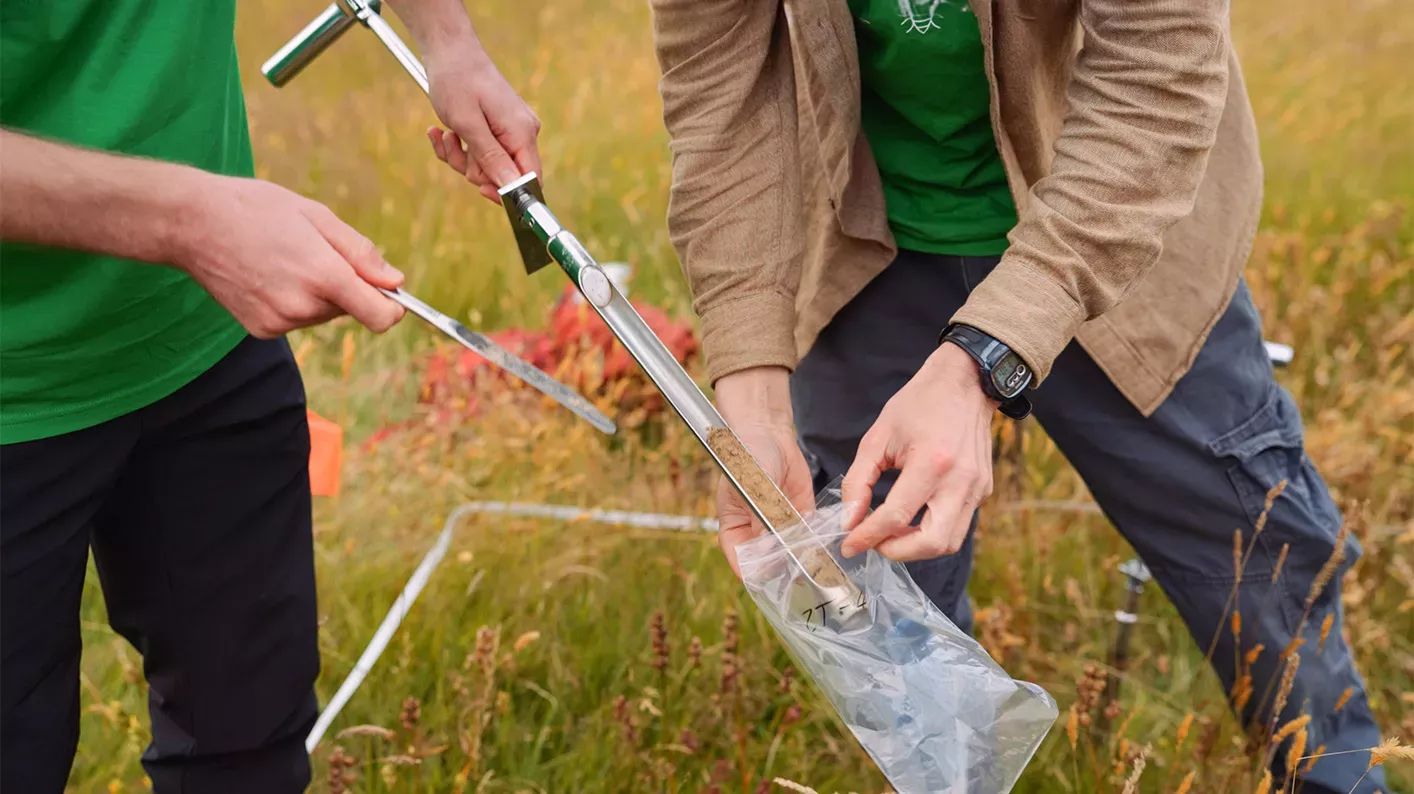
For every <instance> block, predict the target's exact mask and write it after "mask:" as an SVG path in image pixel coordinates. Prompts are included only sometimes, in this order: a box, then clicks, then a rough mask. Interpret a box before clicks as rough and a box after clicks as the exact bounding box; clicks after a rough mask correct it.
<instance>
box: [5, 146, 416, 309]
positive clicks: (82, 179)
mask: <svg viewBox="0 0 1414 794" xmlns="http://www.w3.org/2000/svg"><path fill="white" fill-rule="evenodd" d="M0 142H2V143H3V145H0V194H3V195H4V196H5V201H4V203H3V204H0V239H5V240H14V241H16V242H26V243H34V244H38V245H48V246H54V247H57V248H70V249H74V250H78V251H90V252H93V253H98V254H107V255H109V256H116V257H121V258H123V259H132V260H137V261H140V262H150V263H152V264H154V265H170V266H173V267H176V268H179V269H181V270H184V271H186V272H187V273H188V274H190V275H191V276H192V278H194V279H196V281H197V282H198V283H200V284H201V286H202V287H204V288H206V290H207V291H208V292H210V293H211V295H212V296H213V297H215V298H216V300H217V301H218V302H219V303H220V304H221V305H222V306H225V307H226V309H227V310H228V311H230V312H231V314H233V315H235V318H236V319H237V320H239V321H240V323H241V324H242V325H244V326H245V327H246V330H248V331H250V332H251V333H252V334H254V335H256V336H261V337H274V336H280V335H281V334H284V333H285V332H287V331H291V330H294V329H296V328H302V327H304V326H308V325H314V324H316V323H321V322H324V321H325V320H328V319H330V318H332V317H334V316H336V315H339V314H344V313H348V314H352V315H353V316H354V318H355V319H357V320H358V321H359V322H361V323H363V324H364V325H366V326H368V327H369V328H371V329H372V330H374V331H379V332H381V331H386V330H387V329H388V328H389V327H391V326H392V325H393V324H394V323H396V322H397V321H398V320H399V319H401V318H402V316H403V308H402V307H401V306H399V305H398V304H397V303H395V302H394V301H393V300H392V299H391V298H388V297H387V296H386V295H383V294H382V293H380V292H378V290H377V289H375V287H384V288H386V289H392V288H394V287H397V286H398V285H400V284H401V283H402V280H403V277H402V274H401V273H399V272H398V271H396V270H394V269H393V268H392V267H391V266H390V265H388V263H386V262H384V261H383V257H382V256H380V255H379V254H378V249H377V248H375V247H374V245H373V243H371V242H369V241H368V239H367V238H365V237H364V236H363V235H361V234H359V233H358V232H356V231H354V230H353V229H351V228H349V227H348V226H346V225H344V224H343V223H342V222H341V221H339V219H338V218H336V217H334V213H332V212H330V211H329V210H328V208H326V207H325V206H324V205H322V204H319V203H317V202H314V201H310V200H309V199H306V198H301V197H300V196H298V195H296V194H294V193H291V192H290V191H288V190H285V189H284V188H282V187H278V186H276V185H272V184H270V183H269V182H261V181H259V180H255V179H242V178H239V177H229V176H218V175H215V174H210V173H207V172H205V171H200V170H198V169H195V168H191V167H189V166H185V165H178V164H176V163H167V162H161V161H158V160H147V159H143V158H139V157H125V156H122V155H116V154H110V153H108V152H100V151H94V150H92V149H83V148H79V147H75V146H68V145H65V144H62V143H56V142H53V141H47V140H41V139H39V138H34V137H32V136H29V135H24V134H21V133H17V132H12V131H10V130H0Z"/></svg>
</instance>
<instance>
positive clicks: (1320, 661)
mask: <svg viewBox="0 0 1414 794" xmlns="http://www.w3.org/2000/svg"><path fill="white" fill-rule="evenodd" d="M996 262H997V258H996V257H955V256H937V255H929V254H920V253H915V252H908V251H902V252H900V253H899V256H898V258H897V259H896V260H895V261H894V262H893V263H892V264H891V265H890V266H889V267H888V268H887V269H886V270H885V271H884V272H883V273H882V274H881V275H880V276H879V277H878V278H876V279H875V280H874V281H873V282H872V283H870V284H869V285H868V286H867V287H866V288H865V289H864V291H863V292H862V293H861V294H860V295H859V296H858V297H856V298H855V299H854V300H853V301H851V302H850V303H849V305H847V306H846V307H845V308H844V309H843V310H842V311H841V312H840V313H839V314H838V315H836V317H835V318H834V320H832V321H831V323H830V325H829V326H828V327H827V328H826V329H825V330H824V332H823V333H822V334H821V335H820V338H819V340H818V341H817V342H816V344H815V346H814V347H813V348H812V349H811V351H810V353H809V354H808V355H807V356H806V357H805V359H804V360H803V361H802V362H801V364H800V367H799V368H798V369H797V371H796V373H795V375H794V376H793V377H792V380H791V397H792V402H793V403H794V406H795V416H796V422H797V424H798V427H799V430H800V439H801V445H802V447H803V448H804V449H805V452H806V457H807V460H809V461H810V464H811V468H812V472H813V473H814V475H815V478H816V485H817V486H822V485H824V484H826V483H828V482H829V481H831V480H833V479H834V478H836V477H838V476H841V475H843V474H844V472H845V471H847V470H848V468H849V465H850V462H851V461H852V460H853V458H854V454H855V450H856V449H857V448H858V446H859V440H860V438H861V437H862V436H863V435H864V433H865V432H866V431H867V430H868V429H869V427H870V425H871V424H872V423H873V422H874V419H875V418H876V417H877V416H878V415H879V412H880V411H881V410H882V409H883V407H884V403H885V402H887V401H888V399H889V398H890V397H892V396H893V394H894V393H895V392H897V391H898V390H899V388H901V387H902V386H903V385H904V384H905V383H906V382H907V381H908V380H909V378H911V377H913V375H914V373H915V372H917V371H918V369H919V367H920V366H921V365H922V364H923V361H924V360H925V359H926V358H927V357H928V355H929V354H931V353H932V352H933V351H934V350H935V349H936V348H937V343H938V333H939V331H940V330H941V328H942V327H943V325H945V324H946V322H947V319H948V318H949V317H950V316H952V314H953V312H954V311H956V310H957V309H958V307H960V306H961V305H962V304H963V302H964V301H965V300H966V299H967V295H968V293H969V292H970V291H971V289H972V288H973V287H975V286H976V285H977V284H978V283H980V282H981V280H982V279H983V278H985V277H986V275H987V273H989V272H990V271H991V269H992V268H993V267H994V266H995V265H996ZM1032 402H1033V403H1034V404H1035V412H1034V416H1035V417H1036V419H1037V421H1039V422H1040V423H1041V426H1042V427H1043V428H1044V429H1045V431H1046V433H1047V434H1048V435H1049V436H1050V437H1051V439H1052V440H1054V441H1055V443H1056V445H1057V446H1058V447H1059V448H1060V450H1061V452H1062V453H1063V454H1064V455H1065V456H1066V458H1067V459H1068V460H1069V461H1070V463H1071V464H1072V465H1073V466H1074V467H1075V469H1076V470H1077V471H1078V472H1079V473H1080V476H1081V477H1082V478H1083V479H1084V480H1085V483H1086V485H1087V486H1088V487H1089V489H1090V492H1091V494H1093V495H1094V497H1095V500H1096V502H1098V503H1099V506H1100V507H1101V509H1103V511H1104V513H1105V515H1106V516H1108V517H1109V519H1110V520H1111V521H1112V522H1113V523H1114V525H1115V526H1116V527H1117V528H1118V529H1119V531H1120V532H1121V533H1122V534H1123V535H1124V537H1125V539H1126V540H1128V541H1129V542H1130V544H1132V545H1133V546H1134V548H1135V549H1136V550H1138V552H1139V554H1140V556H1141V557H1143V559H1144V562H1145V563H1146V564H1147V565H1148V567H1149V569H1150V570H1151V571H1152V572H1153V575H1154V578H1155V580H1156V581H1157V582H1158V584H1159V585H1160V586H1161V587H1162V588H1163V590H1164V592H1165V593H1166V594H1167V595H1168V596H1169V598H1170V599H1171V600H1172V601H1173V603H1174V605H1175V606H1176V607H1177V608H1178V612H1179V614H1180V615H1181V616H1182V617H1183V620H1184V621H1185V622H1186V623H1187V624H1188V628H1189V631H1190V632H1191V633H1192V635H1193V637H1194V639H1195V640H1196V641H1197V642H1198V644H1199V645H1200V646H1201V647H1202V648H1203V649H1205V650H1206V648H1207V647H1208V645H1209V644H1210V643H1211V642H1212V641H1213V638H1214V637H1215V636H1216V637H1217V649H1216V652H1215V653H1214V656H1213V669H1214V671H1215V672H1216V673H1217V675H1218V677H1219V678H1220V679H1221V680H1222V683H1223V685H1224V687H1225V688H1226V689H1227V691H1229V692H1230V691H1232V687H1233V684H1234V681H1233V676H1234V673H1233V669H1234V656H1235V655H1236V654H1240V653H1242V652H1244V651H1246V650H1248V649H1250V648H1252V647H1254V646H1256V645H1257V644H1258V643H1260V644H1262V645H1263V646H1265V648H1266V651H1265V652H1264V653H1262V654H1261V656H1260V657H1259V658H1258V659H1257V661H1256V663H1255V664H1254V665H1253V666H1252V669H1251V674H1252V679H1253V681H1252V683H1253V688H1254V692H1255V694H1254V695H1253V696H1252V698H1251V699H1250V702H1249V705H1248V706H1247V708H1246V713H1244V714H1243V715H1241V716H1242V718H1243V719H1244V721H1248V720H1255V719H1262V720H1267V719H1269V718H1270V714H1269V713H1259V712H1258V708H1259V707H1261V708H1265V709H1266V710H1267V712H1269V711H1270V709H1271V701H1272V699H1273V698H1272V697H1270V696H1269V697H1267V698H1266V700H1265V702H1261V703H1259V701H1262V694H1263V693H1265V692H1268V691H1274V690H1275V689H1276V688H1277V679H1278V678H1279V677H1280V675H1281V667H1282V665H1281V660H1280V659H1279V655H1280V652H1281V650H1282V649H1284V648H1286V647H1287V645H1288V644H1289V643H1290V642H1291V640H1292V639H1293V637H1294V634H1295V632H1296V628H1297V624H1298V623H1299V622H1300V619H1301V615H1302V612H1303V611H1304V602H1305V599H1306V595H1307V593H1308V591H1309V589H1310V587H1311V583H1312V580H1313V579H1314V578H1315V577H1316V575H1317V572H1318V571H1319V570H1320V569H1321V566H1322V565H1323V564H1324V563H1325V562H1326V560H1327V559H1328V558H1329V557H1330V556H1331V553H1332V551H1333V550H1334V548H1335V539H1336V533H1337V531H1338V530H1339V528H1340V525H1341V520H1342V519H1341V514H1340V511H1339V509H1338V508H1337V507H1336V505H1335V504H1334V502H1333V501H1332V500H1331V497H1330V494H1329V492H1328V491H1327V489H1326V485H1325V483H1324V481H1323V480H1322V479H1321V475H1320V474H1319V473H1318V472H1317V471H1316V469H1315V467H1314V466H1313V465H1312V464H1311V461H1310V460H1309V459H1308V458H1307V457H1306V454H1305V450H1304V447H1303V442H1302V423H1301V415H1300V412H1299V411H1298V410H1297V407H1296V405H1295V403H1294V401H1293V400H1292V398H1291V396H1290V394H1288V393H1287V392H1286V390H1285V389H1282V388H1281V387H1280V386H1278V385H1277V383H1276V381H1275V379H1274V376H1273V371H1272V365H1271V362H1270V361H1269V360H1268V357H1267V353H1266V350H1265V348H1264V346H1263V344H1262V332H1261V320H1260V318H1259V317H1258V315H1257V310H1256V307H1255V306H1253V304H1252V298H1251V295H1250V293H1249V292H1248V291H1247V288H1246V285H1245V284H1243V285H1239V288H1238V291H1237V294H1236V295H1235V296H1234V297H1233V299H1232V303H1231V304H1230V306H1229V307H1228V309H1227V311H1226V312H1225V313H1224V315H1223V316H1222V318H1221V319H1220V320H1219V322H1218V324H1217V325H1216V327H1214V329H1213V331H1212V334H1211V335H1210V336H1209V338H1208V341H1207V342H1206V343H1205V345H1204V346H1203V349H1202V350H1201V351H1200V352H1199V354H1198V357H1197V359H1196V360H1195V361H1194V363H1193V367H1192V369H1191V370H1190V371H1189V372H1188V373H1187V374H1186V375H1184V377H1183V378H1182V379H1181V380H1180V381H1179V382H1178V384H1177V386H1176V387H1175V389H1174V391H1173V394H1172V395H1171V396H1170V397H1169V398H1168V399H1167V400H1166V401H1165V402H1164V403H1163V405H1161V406H1160V407H1159V409H1158V410H1157V411H1155V412H1154V413H1153V414H1152V415H1151V416H1149V417H1147V418H1146V417H1144V416H1143V415H1141V414H1140V413H1139V412H1138V411H1137V410H1136V409H1135V408H1134V407H1133V406H1132V405H1130V404H1129V402H1128V401H1127V400H1125V398H1124V397H1123V396H1122V395H1121V394H1120V393H1119V391H1118V390H1116V389H1115V387H1114V386H1113V384H1111V383H1110V380H1109V378H1108V377H1107V376H1106V375H1105V374H1104V372H1103V371H1101V370H1100V368H1099V367H1098V366H1097V365H1096V364H1095V362H1094V361H1093V360H1092V359H1091V358H1090V357H1089V355H1087V354H1086V353H1085V351H1084V350H1083V349H1082V348H1081V347H1080V345H1078V344H1076V343H1072V344H1071V345H1070V346H1069V347H1067V348H1066V349H1065V351H1064V352H1063V353H1061V355H1060V357H1059V358H1058V359H1057V360H1056V362H1055V366H1054V369H1053V370H1052V373H1051V375H1050V377H1049V378H1047V379H1046V381H1045V383H1044V384H1042V385H1041V386H1040V387H1039V388H1037V389H1036V390H1035V391H1034V392H1033V393H1032ZM1002 421H1005V420H1002ZM894 474H895V473H893V472H890V473H888V474H886V475H885V476H884V477H883V478H881V480H880V483H879V485H878V487H877V488H876V489H875V492H874V499H875V504H876V506H877V505H878V504H879V503H881V502H882V501H883V499H884V497H885V496H886V495H887V493H888V490H889V487H890V486H891V485H892V483H893V481H894ZM1281 480H1286V481H1287V486H1286V490H1285V491H1284V492H1283V494H1282V496H1281V498H1280V499H1278V500H1277V502H1276V504H1275V506H1274V507H1273V509H1272V511H1271V515H1270V516H1269V520H1268V523H1267V527H1266V529H1265V531H1264V532H1263V533H1262V534H1261V535H1260V536H1259V539H1258V542H1257V545H1256V548H1255V549H1254V551H1253V553H1252V556H1251V561H1250V563H1249V565H1248V567H1247V569H1246V573H1245V574H1244V577H1243V581H1242V586H1241V588H1240V595H1239V600H1240V607H1241V610H1242V619H1243V625H1242V642H1241V645H1240V647H1236V646H1234V643H1233V638H1232V635H1231V633H1230V631H1229V630H1228V629H1227V627H1226V625H1225V622H1224V614H1225V613H1224V607H1225V605H1226V602H1227V599H1228V597H1229V595H1230V593H1231V591H1232V584H1233V579H1234V575H1233V565H1232V532H1233V530H1234V529H1236V528H1241V529H1242V530H1243V536H1244V538H1247V539H1250V538H1251V537H1252V533H1253V531H1254V524H1255V522H1256V520H1257V517H1258V515H1259V514H1260V513H1261V511H1262V507H1263V502H1264V500H1265V497H1266V494H1267V491H1268V490H1269V489H1270V488H1272V487H1273V486H1275V485H1276V484H1277V483H1278V482H1280V481H1281ZM974 527H975V518H974ZM973 543H974V541H973V537H972V536H971V534H969V537H968V539H967V541H966V543H965V544H964V545H963V547H962V549H961V551H959V552H958V553H957V554H955V555H952V556H949V557H943V558H938V559H935V560H926V561H922V562H918V563H914V564H911V565H910V566H909V570H910V571H911V573H912V574H913V577H914V579H915V580H916V581H917V582H918V584H919V585H920V586H921V587H922V588H923V590H924V591H925V592H927V593H928V595H929V597H931V598H932V599H933V601H934V602H935V603H936V604H937V605H938V606H939V607H940V608H941V609H942V610H943V611H944V612H945V613H947V615H948V616H949V617H950V618H951V619H952V620H953V622H955V623H957V624H958V626H960V627H961V628H963V629H964V630H970V628H971V623H972V616H971V609H970V606H969V603H968V598H967V579H968V577H969V575H970V573H971V570H972V555H973V548H974V545H973ZM1286 544H1289V546H1290V549H1289V553H1288V557H1287V559H1286V562H1285V564H1284V565H1283V566H1282V573H1281V575H1280V577H1279V578H1278V580H1277V582H1276V584H1273V583H1272V582H1271V579H1272V572H1273V570H1274V568H1275V566H1276V564H1277V559H1278V557H1279V555H1280V552H1281V549H1282V546H1283V545H1286ZM1018 551H1020V550H1018ZM1359 556H1360V547H1359V545H1358V543H1356V542H1355V541H1354V539H1350V540H1349V541H1348V547H1347V549H1346V558H1345V563H1344V567H1343V568H1342V571H1343V570H1344V568H1348V567H1349V566H1350V565H1351V564H1353V563H1354V562H1355V560H1356V559H1357V558H1358V557H1359ZM1330 614H1334V625H1333V627H1332V629H1331V631H1330V634H1329V636H1328V637H1327V639H1326V642H1325V648H1324V650H1323V651H1322V652H1321V653H1319V654H1318V653H1316V648H1317V646H1318V644H1319V639H1320V629H1321V624H1322V622H1323V621H1324V620H1325V618H1326V616H1327V615H1330ZM1340 625H1341V607H1340V577H1339V575H1337V576H1336V577H1335V578H1334V579H1332V581H1331V582H1330V583H1329V584H1328V585H1326V587H1325V589H1324V591H1323V592H1322V594H1321V596H1320V598H1319V599H1317V601H1316V603H1315V606H1314V608H1313V610H1312V613H1311V616H1310V618H1309V619H1308V621H1307V622H1306V624H1305V627H1304V630H1303V631H1304V633H1303V636H1304V637H1305V640H1306V641H1305V645H1304V646H1303V648H1302V652H1301V664H1300V668H1299V671H1298V673H1297V676H1296V681H1295V686H1294V688H1293V689H1292V691H1291V694H1290V696H1289V698H1288V699H1287V706H1286V708H1285V710H1284V712H1283V714H1282V715H1281V716H1280V720H1279V722H1280V723H1284V722H1285V721H1287V720H1289V719H1293V718H1295V717H1297V716H1299V715H1300V714H1301V713H1303V712H1304V713H1308V714H1310V715H1311V723H1310V725H1309V727H1308V735H1309V738H1308V740H1307V746H1308V747H1312V748H1314V747H1317V746H1319V745H1323V744H1324V745H1326V750H1325V752H1328V753H1336V752H1340V751H1342V750H1357V749H1362V748H1367V747H1371V746H1374V745H1376V744H1379V742H1380V733H1379V729H1378V727H1377V726H1376V724H1375V721H1374V718H1373V717H1372V715H1371V713H1370V708H1369V704H1368V702H1367V700H1366V696H1365V686H1364V682H1363V681H1362V680H1361V678H1360V676H1359V674H1358V673H1357V672H1356V670H1355V666H1354V664H1353V661H1352V659H1351V655H1350V650H1349V648H1348V647H1346V645H1345V642H1344V641H1343V640H1342V639H1341V636H1340ZM1347 687H1349V688H1351V690H1352V693H1353V694H1352V695H1351V696H1350V698H1349V700H1348V702H1347V703H1345V705H1344V706H1343V707H1342V708H1341V709H1340V710H1339V711H1336V710H1335V704H1336V702H1337V700H1338V699H1339V698H1340V697H1341V693H1342V692H1343V691H1344V690H1345V689H1346V688H1347ZM1276 755H1277V757H1276V761H1275V762H1274V765H1273V770H1274V774H1275V775H1278V776H1280V775H1283V774H1284V773H1285V768H1284V760H1285V751H1284V750H1283V752H1279V753H1277V754H1276ZM1366 761H1367V758H1366V756H1365V754H1363V753H1354V754H1351V755H1337V756H1333V757H1329V758H1324V759H1322V760H1320V761H1318V762H1317V763H1316V765H1315V766H1314V767H1313V768H1312V770H1311V771H1310V772H1309V773H1307V774H1306V775H1304V776H1303V778H1304V781H1305V784H1304V788H1303V791H1304V792H1306V794H1325V792H1327V791H1329V792H1338V793H1340V794H1343V793H1344V792H1347V791H1350V789H1351V786H1353V785H1354V784H1355V780H1356V779H1357V778H1359V777H1360V775H1361V774H1362V773H1363V772H1364V771H1365V765H1366ZM1378 772H1380V770H1379V769H1376V770H1373V771H1372V772H1371V773H1370V774H1369V775H1368V776H1367V777H1366V778H1365V780H1364V781H1363V782H1362V783H1361V784H1360V787H1359V788H1358V789H1357V790H1356V791H1357V792H1358V794H1373V792H1375V791H1376V790H1377V789H1378V790H1382V791H1386V792H1387V791H1388V788H1386V787H1385V781H1384V779H1383V777H1382V776H1381V775H1379V774H1377V773H1378ZM1277 779H1281V778H1280V777H1278V778H1277Z"/></svg>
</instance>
